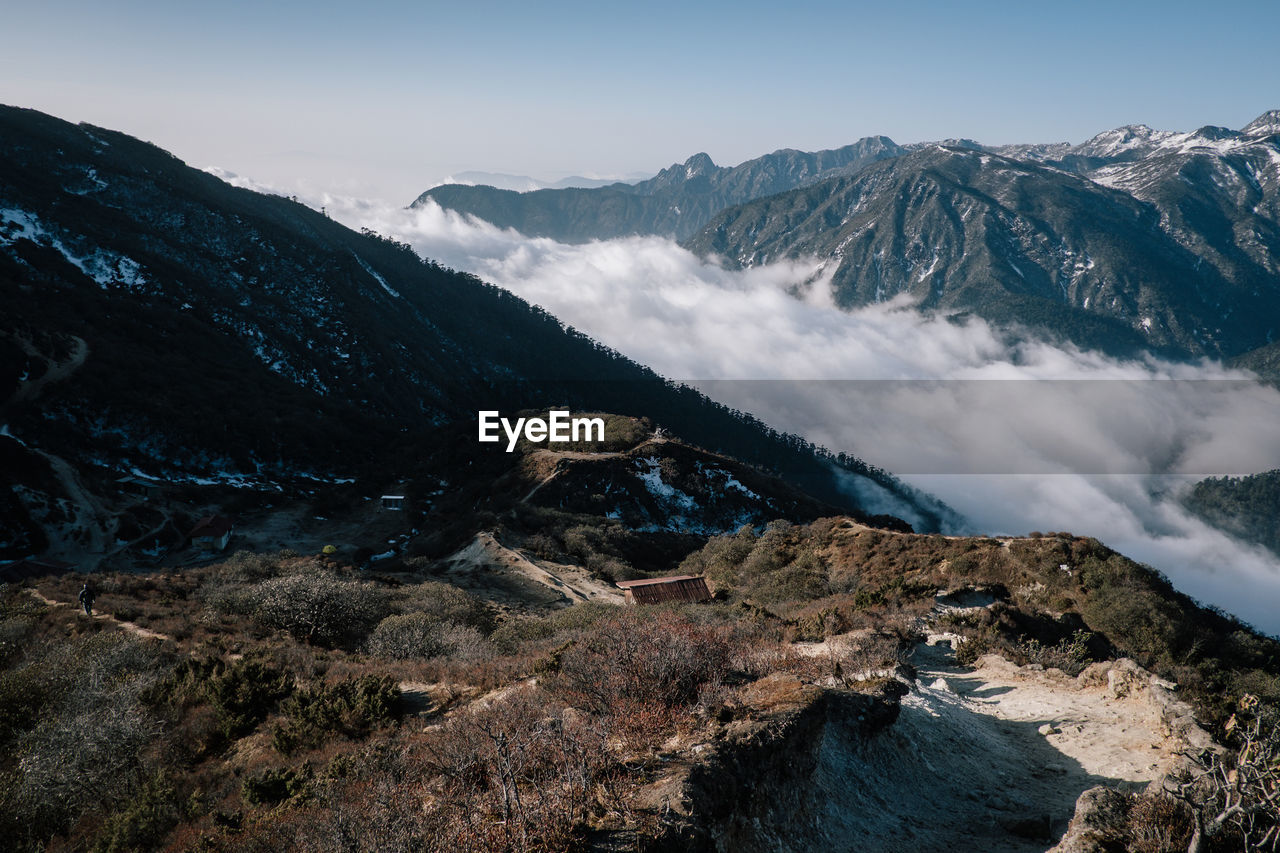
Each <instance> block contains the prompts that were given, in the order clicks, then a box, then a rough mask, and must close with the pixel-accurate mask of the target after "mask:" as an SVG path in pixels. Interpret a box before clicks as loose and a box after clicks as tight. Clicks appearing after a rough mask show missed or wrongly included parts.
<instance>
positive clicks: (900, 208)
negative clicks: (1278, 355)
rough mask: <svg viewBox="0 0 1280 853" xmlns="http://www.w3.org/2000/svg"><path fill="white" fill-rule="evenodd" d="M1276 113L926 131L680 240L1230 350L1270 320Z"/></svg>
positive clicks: (896, 290) (1068, 327)
mask: <svg viewBox="0 0 1280 853" xmlns="http://www.w3.org/2000/svg"><path fill="white" fill-rule="evenodd" d="M1275 130H1276V119H1275V113H1267V114H1266V115H1264V116H1262V117H1260V118H1259V119H1258V120H1256V121H1254V122H1252V123H1251V124H1249V125H1248V126H1246V127H1245V128H1243V129H1241V130H1239V131H1232V130H1227V129H1224V128H1201V129H1200V130H1198V131H1195V132H1193V133H1171V132H1158V131H1152V130H1150V129H1149V128H1145V127H1141V126H1137V127H1127V128H1120V129H1118V130H1115V131H1109V132H1107V133H1104V134H1099V135H1098V136H1097V137H1094V138H1093V139H1091V140H1089V141H1088V142H1086V143H1083V144H1082V145H1079V146H1066V145H1049V146H1008V147H1005V148H1003V149H1000V148H991V149H981V148H973V147H970V146H967V145H965V146H956V145H933V146H927V147H923V148H917V149H916V150H914V151H910V152H908V153H905V154H902V155H901V156H899V157H896V158H893V159H890V160H886V161H885V162H881V163H875V164H873V165H870V166H868V167H866V168H864V169H863V170H862V171H860V172H858V173H857V174H855V175H852V176H847V177H835V178H829V179H826V180H823V181H821V182H819V183H816V184H813V185H811V186H807V187H803V188H800V189H796V190H792V191H790V192H787V193H781V194H778V195H775V196H770V197H767V198H762V199H757V200H755V201H753V202H748V203H746V204H743V205H740V206H738V207H735V208H730V209H727V210H725V211H722V212H721V213H720V214H719V215H717V216H716V217H715V219H713V220H712V221H711V222H710V223H709V224H708V225H707V226H706V228H704V229H703V230H702V231H700V232H699V233H698V234H696V235H694V236H693V237H691V238H689V239H688V240H687V241H686V243H685V245H686V246H688V247H689V248H691V249H693V250H695V251H697V252H700V253H702V254H708V255H710V254H714V255H717V256H719V257H721V258H722V259H723V260H724V261H725V262H726V263H728V264H730V265H733V266H742V267H745V266H753V265H758V264H763V263H767V262H769V261H772V260H778V259H781V258H801V257H813V258H816V259H818V260H819V261H820V262H821V263H822V272H823V273H824V274H826V275H830V276H831V280H832V283H833V285H834V287H835V295H836V299H837V301H838V303H839V304H841V305H843V306H846V307H850V308H852V307H856V306H859V305H866V304H870V303H874V302H879V301H883V300H887V299H891V298H894V297H896V296H899V295H904V294H905V295H906V297H907V298H908V300H909V301H910V302H911V303H912V304H914V305H916V306H918V307H920V308H922V309H926V310H943V311H949V312H963V311H973V312H975V313H977V314H980V315H981V316H983V317H986V318H987V319H989V320H993V321H995V322H998V323H1001V324H1021V325H1029V326H1034V327H1040V328H1047V329H1050V330H1052V331H1054V332H1056V333H1058V334H1060V335H1062V336H1063V337H1066V338H1068V339H1071V340H1074V341H1076V342H1077V343H1081V344H1083V345H1085V346H1090V347H1099V348H1103V349H1112V350H1122V351H1123V350H1132V349H1136V348H1145V349H1150V350H1156V351H1164V352H1168V353H1171V354H1181V355H1203V354H1208V355H1214V356H1223V357H1229V356H1234V355H1237V354H1240V353H1243V352H1247V351H1249V350H1252V349H1254V348H1257V347H1260V346H1263V345H1265V344H1267V343H1269V342H1270V341H1271V340H1272V339H1273V337H1274V335H1275V334H1276V332H1277V321H1276V319H1275V318H1276V317H1278V316H1280V136H1278V135H1277V134H1276V133H1275ZM1002 152H1003V153H1002Z"/></svg>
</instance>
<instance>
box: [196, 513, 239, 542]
mask: <svg viewBox="0 0 1280 853" xmlns="http://www.w3.org/2000/svg"><path fill="white" fill-rule="evenodd" d="M233 527H235V525H234V524H233V523H232V521H231V519H229V518H227V517H226V516H225V515H207V516H205V517H204V518H202V519H200V521H199V523H197V524H196V526H195V527H194V528H192V530H191V537H190V538H192V539H197V538H203V537H206V536H209V537H212V538H214V539H217V538H218V537H219V536H222V535H224V534H226V533H230V532H231V529H232V528H233Z"/></svg>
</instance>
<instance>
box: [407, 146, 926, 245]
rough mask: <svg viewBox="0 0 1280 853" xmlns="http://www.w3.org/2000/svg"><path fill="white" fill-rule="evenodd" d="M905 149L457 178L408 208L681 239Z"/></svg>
mask: <svg viewBox="0 0 1280 853" xmlns="http://www.w3.org/2000/svg"><path fill="white" fill-rule="evenodd" d="M902 150H903V149H901V148H900V147H899V146H897V145H894V144H893V142H892V141H891V140H889V139H887V138H886V137H882V136H881V137H875V138H872V139H863V140H861V141H859V142H856V143H854V144H853V145H849V146H846V147H844V148H840V149H837V150H835V151H818V152H815V153H805V152H803V151H791V150H786V151H776V152H774V153H773V154H769V155H767V156H765V157H760V158H757V159H755V160H751V161H748V162H746V163H743V164H742V165H740V166H734V167H733V168H725V167H722V166H717V165H716V164H715V163H713V162H712V161H711V158H710V157H709V156H707V155H706V154H695V155H694V156H692V157H690V158H689V159H688V160H686V161H685V162H684V163H677V164H675V165H673V166H670V167H668V168H666V169H663V170H662V171H661V172H659V173H658V174H657V175H655V176H654V177H652V178H650V179H649V180H647V181H640V182H639V183H636V184H621V183H617V184H612V185H610V186H607V187H601V188H597V189H562V190H551V189H548V190H536V191H533V192H515V191H512V190H502V189H496V188H494V187H486V186H459V185H456V184H455V185H445V186H439V187H434V188H433V189H429V190H427V191H426V192H424V193H423V194H422V195H420V196H418V198H417V200H415V201H414V203H413V206H415V207H417V206H421V205H423V204H426V203H428V202H429V201H434V202H436V203H437V204H439V205H440V206H441V207H446V208H449V209H451V210H458V211H461V212H463V213H469V214H471V215H473V216H478V217H479V218H481V219H484V220H486V221H488V222H492V223H494V224H495V225H498V226H501V227H503V228H514V229H516V230H517V231H519V232H521V233H522V234H528V235H529V236H531V237H552V238H554V239H556V240H560V241H563V242H568V243H582V242H586V241H588V240H601V239H608V238H612V237H626V236H631V235H634V234H658V235H662V236H666V237H674V238H676V239H684V238H686V237H689V236H691V235H693V234H694V233H695V232H697V230H698V229H699V228H701V227H702V226H703V225H705V224H706V223H707V222H708V221H709V220H710V219H711V217H713V216H714V215H715V214H716V213H718V212H719V211H721V210H724V209H725V208H726V207H730V206H732V205H736V204H742V203H743V202H747V201H751V200H752V199H757V198H760V197H762V196H766V195H771V194H773V193H778V192H782V191H784V190H789V189H792V188H794V187H798V186H802V185H804V184H808V183H812V182H814V181H818V180H821V179H822V178H823V177H828V176H831V175H837V174H846V173H849V172H853V171H857V170H858V169H860V168H862V167H863V166H866V165H868V164H870V163H873V162H875V161H876V160H881V159H884V158H886V157H894V156H897V155H898V154H900V153H901V152H902Z"/></svg>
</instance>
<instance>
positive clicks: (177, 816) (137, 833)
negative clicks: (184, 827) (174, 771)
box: [93, 774, 191, 853]
mask: <svg viewBox="0 0 1280 853" xmlns="http://www.w3.org/2000/svg"><path fill="white" fill-rule="evenodd" d="M188 806H189V804H184V803H183V802H181V800H180V798H179V796H178V792H177V791H176V790H175V789H174V787H173V785H172V784H170V783H169V782H168V780H166V779H165V777H164V776H163V775H159V774H157V775H156V776H155V777H153V778H152V779H151V780H149V781H148V782H147V783H146V784H145V785H144V786H143V787H142V789H141V790H140V791H139V792H138V793H137V794H135V795H134V796H133V797H132V798H131V799H130V800H129V801H128V802H126V803H125V804H124V806H122V807H121V808H120V809H118V810H117V811H116V812H115V813H113V814H112V815H111V816H110V817H108V818H107V820H106V823H104V824H103V827H102V831H101V832H100V833H99V834H98V840H97V843H96V844H95V845H94V848H93V849H94V851H95V853H125V851H131V850H154V849H156V848H157V847H159V846H160V842H161V841H163V840H164V837H165V836H166V835H167V834H168V833H169V830H171V829H173V827H174V826H175V825H176V824H177V823H178V821H180V820H182V819H183V818H184V817H187V816H189V815H190V812H191V809H190V808H189V807H188Z"/></svg>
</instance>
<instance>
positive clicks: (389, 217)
mask: <svg viewBox="0 0 1280 853" xmlns="http://www.w3.org/2000/svg"><path fill="white" fill-rule="evenodd" d="M313 201H314V203H315V204H316V206H317V207H318V206H319V205H320V204H325V205H326V206H327V207H328V210H329V211H330V214H331V215H333V216H335V217H336V218H338V219H340V220H342V221H345V222H346V223H348V224H350V225H352V226H362V227H369V228H372V229H374V230H376V231H379V232H381V233H383V234H386V235H389V236H392V237H395V238H397V239H400V240H403V241H405V242H408V243H410V244H411V245H413V246H414V247H415V249H417V250H418V251H419V252H420V253H421V254H423V255H424V256H426V257H430V258H432V259H435V260H437V261H439V262H441V263H443V264H446V265H448V266H451V267H455V268H457V269H462V270H466V271H468V272H472V273H475V274H476V275H479V276H480V277H482V278H484V279H486V280H488V281H491V282H493V283H495V284H498V285H500V286H502V287H505V288H507V289H509V290H511V291H513V292H514V293H517V294H519V295H520V296H522V297H524V298H525V299H527V300H529V301H530V302H534V303H537V304H539V305H542V306H543V307H544V308H546V309H547V310H548V311H550V312H552V313H553V314H555V315H556V316H558V317H559V318H560V319H562V320H564V321H565V322H567V323H569V324H571V325H573V326H575V327H577V328H579V329H581V330H582V331H584V332H587V333H588V334H590V335H592V336H593V337H595V338H596V339H597V340H600V341H602V342H604V343H606V344H608V345H610V346H612V347H614V348H615V349H617V350H619V351H620V352H623V353H625V354H626V355H628V356H630V357H632V358H634V359H636V360H637V361H640V362H642V363H644V364H647V365H649V366H651V367H653V368H654V369H655V370H657V371H658V372H659V373H662V374H663V375H666V376H669V377H672V378H677V379H686V380H702V382H700V383H699V384H701V385H702V387H704V388H705V389H706V390H707V391H708V392H709V393H710V394H711V396H713V397H716V398H717V399H720V400H722V402H725V403H726V404H729V405H733V406H735V407H738V408H742V409H745V410H747V411H751V412H752V413H754V414H756V415H757V416H758V417H760V418H761V419H762V420H765V421H766V422H768V423H770V424H772V425H774V426H776V427H779V428H783V429H787V430H789V431H794V432H797V433H800V434H802V435H804V436H806V437H808V438H810V439H812V440H814V441H817V442H819V443H822V444H824V445H826V446H828V447H830V448H832V449H833V450H844V451H849V452H852V453H855V454H856V455H859V456H861V457H862V458H864V459H866V460H867V461H869V462H871V463H873V464H877V465H881V466H882V467H885V468H887V469H888V470H891V471H894V472H895V473H898V474H899V475H901V476H902V478H903V479H904V480H906V481H908V482H910V483H912V484H914V485H917V486H918V487H920V488H922V489H925V490H927V491H930V492H932V493H933V494H936V495H938V496H939V497H941V498H942V499H943V500H945V501H947V502H948V503H949V504H951V505H952V506H953V507H955V508H956V509H957V510H959V511H960V512H961V513H963V514H964V515H965V516H966V517H967V518H968V519H969V520H970V521H971V522H972V524H973V527H974V529H975V530H977V531H981V532H984V533H991V534H996V533H1013V534H1020V533H1026V532H1028V531H1030V530H1033V529H1040V530H1062V529H1067V530H1071V531H1072V532H1074V533H1077V534H1083V535H1090V536H1096V537H1097V538H1099V539H1101V540H1102V541H1103V542H1105V543H1106V544H1108V545H1110V546H1112V547H1114V548H1116V549H1118V550H1120V551H1121V552H1123V553H1125V554H1127V555H1128V556H1131V557H1133V558H1135V559H1139V560H1142V561H1144V562H1148V563H1150V564H1151V565H1153V566H1155V567H1156V568H1158V569H1160V570H1161V571H1163V572H1165V573H1166V574H1168V575H1169V576H1170V577H1171V579H1172V580H1173V581H1174V583H1175V584H1176V585H1177V586H1178V587H1179V588H1181V589H1183V590H1184V591H1186V592H1188V593H1189V594H1191V595H1194V596H1195V597H1197V598H1199V599H1200V600H1202V601H1204V602H1206V603H1212V604H1215V605H1218V606H1220V607H1222V608H1224V609H1225V610H1227V611H1228V612H1232V613H1235V614H1236V615H1238V616H1240V617H1242V618H1244V619H1246V620H1248V621H1250V622H1252V623H1253V624H1255V625H1257V626H1259V627H1261V628H1263V629H1264V630H1267V631H1269V632H1272V633H1280V606H1278V605H1280V560H1277V559H1276V558H1275V557H1274V556H1273V555H1270V554H1269V553H1266V552H1264V551H1262V550H1260V549H1256V548H1250V547H1246V546H1244V545H1241V544H1240V543H1238V542H1236V541H1234V540H1232V539H1230V538H1229V537H1227V536H1224V535H1223V534H1221V533H1219V532H1217V531H1216V530H1213V529H1211V528H1209V527H1207V526H1205V525H1204V524H1203V523H1201V522H1200V521H1198V520H1196V519H1195V518H1193V517H1191V516H1189V515H1188V514H1187V513H1186V512H1185V511H1184V510H1183V509H1182V508H1181V507H1180V505H1179V503H1178V502H1177V500H1176V496H1177V495H1178V494H1179V492H1180V491H1181V490H1183V489H1185V488H1187V486H1188V485H1189V484H1190V483H1191V482H1193V481H1194V480H1195V479H1198V477H1197V476H1192V475H1199V474H1207V473H1215V472H1236V473H1249V472H1253V471H1257V470H1263V469H1264V468H1272V467H1280V434H1277V433H1276V431H1275V430H1274V427H1273V425H1274V424H1275V423H1276V422H1277V415H1278V414H1280V394H1277V393H1276V392H1275V391H1274V390H1272V389H1269V388H1264V387H1262V386H1257V385H1255V384H1253V383H1250V382H1247V381H1241V379H1242V378H1243V377H1244V375H1243V374H1239V373H1233V372H1230V371H1227V370H1225V369H1224V368H1222V367H1221V365H1218V364H1216V363H1213V362H1203V363H1200V364H1192V365H1186V364H1173V363H1169V362H1163V361H1159V360H1155V359H1145V360H1141V361H1120V360H1116V359H1113V358H1108V357H1106V356H1102V355H1099V354H1096V353H1085V352H1080V351H1078V350H1076V349H1075V348H1073V347H1069V346H1053V345H1050V344H1047V343H1042V342H1023V343H1020V344H1010V343H1009V342H1008V341H1007V340H1006V339H1005V338H1004V337H1003V336H1002V335H1001V334H1000V333H998V332H997V331H996V330H993V329H992V328H990V327H989V326H988V325H987V324H986V323H984V322H982V321H980V320H976V319H971V320H968V321H966V322H962V323H957V322H951V321H948V320H947V319H945V318H939V317H932V318H930V317H922V316H920V315H919V314H918V313H916V312H915V311H913V310H909V309H907V308H904V307H903V306H902V305H900V304H896V303H888V304H882V305H877V306H873V307H869V308H865V309H861V310H858V311H855V312H851V313H848V312H843V311H840V310H839V309H837V308H835V307H834V305H833V304H832V300H831V296H830V293H829V288H828V287H827V283H826V280H825V279H824V278H823V276H822V270H821V269H820V268H819V266H818V265H817V264H816V263H811V262H789V263H779V264H773V265H770V266H767V267H763V268H757V269H751V270H747V271H743V272H734V271H727V270H725V269H722V268H721V267H719V266H717V265H715V264H713V263H707V262H704V261H702V260H701V259H699V258H697V257H696V256H694V255H692V254H691V253H689V252H687V251H685V250H683V249H681V248H680V247H679V246H677V245H675V244H674V243H672V242H670V241H667V240H663V239H659V238H652V237H634V238H629V239H621V240H611V241H605V242H595V243H589V244H585V245H565V244H561V243H557V242H555V241H553V240H548V239H529V238H526V237H523V236H521V235H519V234H517V233H515V232H513V231H509V230H508V231H504V230H502V229H499V228H496V227H493V226H492V225H489V224H487V223H481V222H477V221H474V220H471V219H469V218H466V217H462V216H459V215H457V214H455V213H453V212H450V211H445V210H442V209H441V208H439V207H438V206H435V205H430V206H427V207H424V208H419V209H416V210H407V209H396V208H390V207H386V206H383V205H378V204H371V203H365V202H359V201H355V200H351V199H344V198H339V197H334V196H325V197H317V198H315V199H314V200H313ZM806 283H807V284H806ZM796 294H800V295H799V296H797V295H796ZM706 380H714V381H710V382H708V381H706ZM723 380H737V381H723ZM741 380H767V381H741ZM778 380H791V381H778ZM797 380H899V381H894V382H865V381H864V382H831V381H826V382H807V381H797ZM920 380H943V381H940V382H928V381H920ZM978 380H991V381H978ZM997 380H1063V381H1059V382H1044V381H1042V382H1007V381H997ZM1152 380H1184V381H1152ZM1203 380H1212V381H1203ZM964 472H977V473H967V474H966V473H964ZM1146 475H1161V476H1146Z"/></svg>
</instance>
